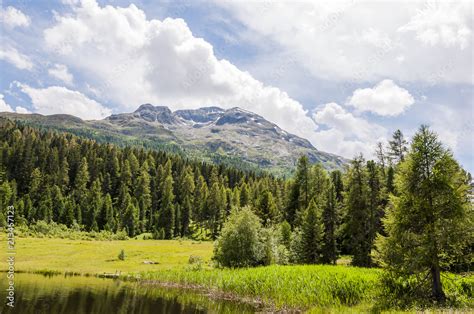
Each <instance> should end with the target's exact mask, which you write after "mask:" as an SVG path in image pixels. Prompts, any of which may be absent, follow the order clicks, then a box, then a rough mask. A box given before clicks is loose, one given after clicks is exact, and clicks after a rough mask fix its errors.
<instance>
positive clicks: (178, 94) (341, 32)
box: [0, 0, 474, 172]
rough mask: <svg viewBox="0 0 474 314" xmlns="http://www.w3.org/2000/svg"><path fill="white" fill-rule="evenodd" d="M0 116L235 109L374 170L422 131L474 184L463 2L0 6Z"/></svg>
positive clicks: (471, 71)
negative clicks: (432, 135)
mask: <svg viewBox="0 0 474 314" xmlns="http://www.w3.org/2000/svg"><path fill="white" fill-rule="evenodd" d="M0 24H1V46H0V111H15V112H18V113H29V112H35V113H41V114H54V113H67V114H72V115H76V116H78V117H81V118H83V119H101V118H104V117H106V116H108V115H110V114H112V113H120V112H132V111H134V110H135V109H136V108H137V107H138V106H139V105H140V104H143V103H152V104H154V105H166V106H168V107H170V108H171V109H172V110H176V109H183V108H199V107H203V106H219V107H223V108H231V107H241V108H243V109H247V110H250V111H253V112H255V113H257V114H260V115H262V116H263V117H265V118H266V119H268V120H269V121H271V122H274V123H276V124H278V125H279V126H280V127H282V128H283V129H285V130H287V131H289V132H291V133H294V134H296V135H299V136H301V137H304V138H307V139H308V140H309V141H310V142H311V143H312V144H313V145H314V146H315V147H316V148H317V149H319V150H322V151H326V152H330V153H335V154H338V155H341V156H344V157H347V158H352V157H354V156H355V155H357V154H358V153H363V154H364V155H365V156H366V157H367V158H372V157H373V156H374V150H375V145H376V143H377V142H378V141H382V142H386V141H387V140H388V139H390V137H391V135H392V134H393V132H394V131H395V130H396V129H400V130H402V132H403V133H404V134H405V136H406V137H407V138H408V139H409V138H410V137H411V136H413V134H414V133H415V132H416V130H417V129H418V128H419V126H420V125H421V124H427V125H429V126H430V127H431V128H432V129H433V130H434V131H436V132H437V133H438V134H439V137H440V139H441V140H442V141H443V142H444V143H445V145H446V146H447V147H448V148H450V149H451V150H452V151H453V153H454V155H455V157H456V158H457V159H458V160H459V161H460V163H461V164H462V166H463V167H464V168H465V169H467V170H468V171H470V172H473V171H474V140H473V133H474V132H473V130H474V125H473V123H474V122H473V121H474V119H473V118H474V108H473V107H474V106H473V96H474V88H473V83H474V82H473V81H474V68H473V54H474V52H473V38H474V35H473V3H472V2H470V1H426V0H425V1H413V0H411V1H396V2H395V1H360V0H347V1H276V0H262V1H256V0H255V1H229V0H219V1H217V0H197V1H196V0H194V1H191V0H176V1H171V0H169V1H152V0H131V1H129V0H110V1H101V0H82V1H77V0H62V1H61V0H58V1H46V0H34V1H33V0H18V1H8V0H3V2H2V6H1V10H0Z"/></svg>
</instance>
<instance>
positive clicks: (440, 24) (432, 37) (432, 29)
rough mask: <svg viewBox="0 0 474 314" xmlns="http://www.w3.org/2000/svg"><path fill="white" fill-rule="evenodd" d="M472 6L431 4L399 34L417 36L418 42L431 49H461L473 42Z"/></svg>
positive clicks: (420, 11)
mask: <svg viewBox="0 0 474 314" xmlns="http://www.w3.org/2000/svg"><path fill="white" fill-rule="evenodd" d="M469 12H471V14H472V2H471V3H469V2H468V1H458V2H455V1H428V2H426V3H425V6H424V7H423V8H422V9H421V10H419V11H418V13H417V14H415V15H414V16H413V17H412V18H411V20H410V21H409V22H408V23H407V24H406V25H404V26H402V27H400V28H398V31H399V32H414V33H415V34H416V39H417V40H419V41H421V42H422V43H424V44H426V45H430V46H438V45H439V46H444V47H450V46H459V47H460V48H461V49H465V48H466V47H467V46H468V44H469V42H470V41H471V38H472V37H471V29H470V24H471V25H472V15H470V14H469Z"/></svg>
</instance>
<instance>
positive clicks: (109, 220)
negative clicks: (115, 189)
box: [102, 193, 117, 232]
mask: <svg viewBox="0 0 474 314" xmlns="http://www.w3.org/2000/svg"><path fill="white" fill-rule="evenodd" d="M102 212H103V213H104V216H105V219H104V229H105V230H108V231H112V232H115V231H117V220H116V218H115V211H114V208H113V206H112V197H111V196H110V194H108V193H107V194H106V195H105V198H104V203H103V208H102Z"/></svg>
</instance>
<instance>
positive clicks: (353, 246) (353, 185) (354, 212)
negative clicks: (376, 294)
mask: <svg viewBox="0 0 474 314" xmlns="http://www.w3.org/2000/svg"><path fill="white" fill-rule="evenodd" d="M364 163H365V160H364V158H363V157H362V156H358V157H356V158H354V160H353V161H352V162H351V168H350V169H349V172H348V174H347V175H348V180H347V181H348V182H347V187H348V190H347V193H346V197H345V207H346V211H347V216H348V217H347V222H346V223H347V228H346V233H347V234H349V235H350V239H351V242H350V250H351V253H352V255H353V258H352V264H353V265H355V266H362V267H369V266H371V265H372V260H371V255H370V254H371V249H372V244H373V243H372V242H371V239H370V235H369V230H370V228H371V226H370V218H369V212H368V205H367V202H368V200H367V174H366V169H365V168H364Z"/></svg>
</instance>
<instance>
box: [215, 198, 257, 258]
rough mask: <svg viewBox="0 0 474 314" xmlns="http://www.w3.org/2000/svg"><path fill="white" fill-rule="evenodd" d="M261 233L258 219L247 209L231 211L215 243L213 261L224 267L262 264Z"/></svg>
mask: <svg viewBox="0 0 474 314" xmlns="http://www.w3.org/2000/svg"><path fill="white" fill-rule="evenodd" d="M261 232H262V225H261V223H260V221H259V218H258V217H257V216H256V215H255V214H254V213H253V212H252V210H251V209H250V208H249V207H244V208H242V209H241V210H233V211H232V212H231V214H230V216H229V218H228V220H227V221H226V222H225V224H224V226H223V227H222V231H221V235H220V237H219V238H218V239H217V241H216V245H215V248H214V260H215V261H216V262H217V263H218V264H219V265H220V266H224V267H248V266H256V265H259V264H262V258H263V257H264V250H263V244H262V242H261V241H260V239H259V236H260V235H261Z"/></svg>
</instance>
